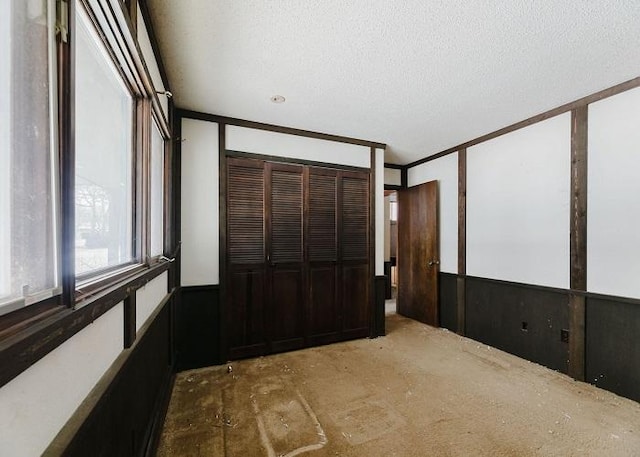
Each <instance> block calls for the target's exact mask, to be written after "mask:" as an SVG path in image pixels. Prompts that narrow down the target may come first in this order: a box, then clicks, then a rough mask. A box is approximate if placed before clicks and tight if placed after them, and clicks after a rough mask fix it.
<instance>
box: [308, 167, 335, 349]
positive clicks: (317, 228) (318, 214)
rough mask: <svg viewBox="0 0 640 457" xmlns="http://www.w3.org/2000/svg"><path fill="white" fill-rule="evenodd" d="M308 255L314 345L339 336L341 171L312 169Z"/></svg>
mask: <svg viewBox="0 0 640 457" xmlns="http://www.w3.org/2000/svg"><path fill="white" fill-rule="evenodd" d="M307 179H308V185H307V186H306V187H307V189H308V195H307V199H308V208H309V209H308V220H307V231H306V233H307V256H308V272H309V290H308V295H307V297H308V303H309V305H308V313H309V314H308V318H307V329H308V333H309V343H310V344H322V343H328V342H331V341H336V340H337V339H339V332H340V321H341V311H340V307H339V301H338V265H337V264H338V224H337V221H338V211H337V204H338V172H337V170H331V169H325V168H315V167H310V168H309V170H308V177H307Z"/></svg>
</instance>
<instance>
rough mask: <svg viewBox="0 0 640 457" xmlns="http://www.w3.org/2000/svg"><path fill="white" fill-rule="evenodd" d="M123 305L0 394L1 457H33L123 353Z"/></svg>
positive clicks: (86, 329) (37, 364) (28, 370)
mask: <svg viewBox="0 0 640 457" xmlns="http://www.w3.org/2000/svg"><path fill="white" fill-rule="evenodd" d="M123 329H124V324H123V305H122V303H120V304H118V305H116V306H115V307H113V308H112V309H110V310H109V311H107V312H106V313H105V314H104V315H102V316H101V317H100V318H99V319H97V320H96V321H95V322H94V323H93V324H91V325H89V326H88V327H85V328H84V329H83V330H81V331H80V332H78V333H77V334H76V335H75V336H73V338H71V339H69V340H67V341H66V342H65V343H63V344H62V345H60V346H58V347H57V348H56V349H54V350H53V351H52V352H50V353H49V354H47V355H46V356H45V357H43V358H42V359H40V361H38V363H36V364H35V365H33V366H32V367H30V368H29V369H27V370H26V371H24V372H22V374H20V375H19V376H17V377H16V378H15V379H13V380H12V381H11V382H9V383H8V384H6V385H5V386H3V387H2V389H0V424H2V426H0V443H2V445H1V447H0V454H1V455H3V456H4V455H7V456H21V457H28V456H38V455H40V454H41V453H42V452H43V451H44V449H45V448H46V447H47V446H48V445H49V442H50V441H51V440H52V439H53V438H54V437H55V436H56V434H57V433H58V431H59V430H60V429H61V428H62V426H63V425H64V424H65V423H66V422H67V420H68V419H69V418H70V417H71V415H72V414H73V413H74V411H75V410H76V408H77V407H78V406H79V405H80V404H81V403H82V401H83V400H84V399H85V397H86V396H87V394H89V392H90V391H91V389H93V387H94V386H95V384H96V383H97V382H98V380H99V379H100V378H101V377H102V375H103V374H104V373H105V371H107V369H108V368H109V366H110V365H111V364H112V363H113V361H114V360H115V359H116V357H117V356H118V355H119V354H120V352H121V351H122V348H123V346H124V340H123Z"/></svg>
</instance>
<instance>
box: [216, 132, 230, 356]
mask: <svg viewBox="0 0 640 457" xmlns="http://www.w3.org/2000/svg"><path fill="white" fill-rule="evenodd" d="M226 129H227V126H226V124H218V161H219V162H218V178H219V179H218V194H219V197H218V198H219V203H218V233H219V248H218V261H219V265H218V271H219V274H220V278H219V280H220V302H219V303H220V321H219V322H218V330H219V331H218V334H219V335H220V346H219V347H220V354H219V362H220V363H222V362H224V361H225V360H227V359H228V354H229V341H228V340H229V339H228V336H227V325H226V323H227V307H228V302H227V156H226V149H227V143H226Z"/></svg>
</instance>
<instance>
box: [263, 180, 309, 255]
mask: <svg viewBox="0 0 640 457" xmlns="http://www.w3.org/2000/svg"><path fill="white" fill-rule="evenodd" d="M302 260H303V257H302V168H301V169H300V170H299V171H283V170H273V171H272V172H271V261H272V262H274V263H284V262H302Z"/></svg>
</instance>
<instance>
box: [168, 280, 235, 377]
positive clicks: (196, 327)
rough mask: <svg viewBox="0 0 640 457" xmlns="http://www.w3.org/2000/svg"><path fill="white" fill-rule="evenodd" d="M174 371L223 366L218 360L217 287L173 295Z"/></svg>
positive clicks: (219, 359)
mask: <svg viewBox="0 0 640 457" xmlns="http://www.w3.org/2000/svg"><path fill="white" fill-rule="evenodd" d="M175 315H176V319H175V320H176V322H175V346H176V369H177V371H183V370H190V369H192V368H202V367H208V366H211V365H217V364H220V363H223V362H224V360H222V359H221V357H220V287H219V286H218V285H217V284H216V285H210V286H190V287H182V288H181V289H180V293H179V294H178V295H177V296H176V307H175Z"/></svg>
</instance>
